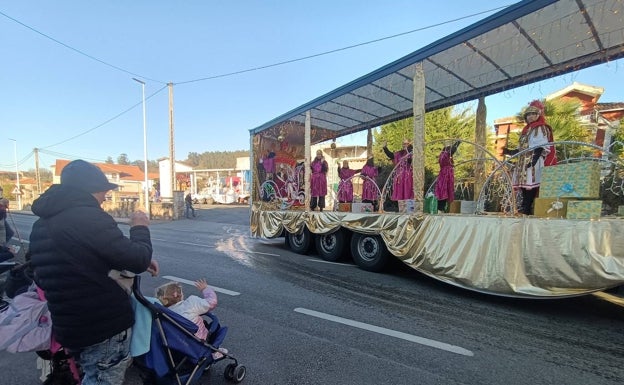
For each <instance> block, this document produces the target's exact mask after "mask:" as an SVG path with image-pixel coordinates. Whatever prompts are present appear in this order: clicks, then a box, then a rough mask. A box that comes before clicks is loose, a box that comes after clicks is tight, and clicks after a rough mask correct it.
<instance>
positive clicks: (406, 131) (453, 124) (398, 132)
mask: <svg viewBox="0 0 624 385" xmlns="http://www.w3.org/2000/svg"><path fill="white" fill-rule="evenodd" d="M475 124H476V116H475V114H474V113H473V112H472V111H471V110H470V109H464V110H460V111H457V110H456V109H454V108H453V107H447V108H442V109H439V110H435V111H431V112H428V113H426V114H425V142H426V144H430V145H426V146H425V190H426V189H428V188H429V186H430V185H431V183H433V179H434V178H435V175H437V172H438V171H439V166H438V155H439V153H440V151H441V150H442V148H443V147H444V145H450V144H451V141H450V140H449V142H448V143H444V142H443V141H441V142H436V143H433V142H435V141H437V140H443V139H453V138H458V139H464V140H468V141H474V131H475ZM413 130H414V118H411V117H410V118H407V119H403V120H399V121H396V122H392V123H389V124H384V125H383V126H381V127H380V129H379V130H376V131H375V132H374V133H373V137H374V139H375V140H374V144H373V155H374V157H375V163H376V164H377V165H381V166H383V169H382V173H381V174H380V177H379V180H380V181H385V180H386V179H387V177H388V175H389V173H390V172H391V171H392V161H391V160H389V159H388V157H387V156H386V155H385V153H384V152H383V148H382V147H383V143H384V142H385V141H387V142H388V148H389V149H390V150H391V151H397V150H398V149H400V148H401V146H402V142H403V140H404V139H408V140H410V141H411V140H412V137H413ZM460 148H461V151H462V152H463V156H462V157H463V158H472V156H473V155H472V154H473V153H474V148H473V147H472V146H465V145H464V146H462V147H460ZM472 167H473V166H472V165H470V164H466V165H462V166H459V167H457V168H456V171H455V174H456V177H457V178H458V179H459V178H462V177H466V176H468V175H471V171H472Z"/></svg>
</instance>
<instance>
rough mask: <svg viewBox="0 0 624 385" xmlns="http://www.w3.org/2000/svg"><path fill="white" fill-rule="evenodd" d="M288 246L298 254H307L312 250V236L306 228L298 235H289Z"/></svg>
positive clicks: (297, 233)
mask: <svg viewBox="0 0 624 385" xmlns="http://www.w3.org/2000/svg"><path fill="white" fill-rule="evenodd" d="M287 237H288V246H289V247H290V249H291V250H292V251H294V252H295V253H297V254H307V253H308V250H310V240H311V238H312V234H310V231H309V230H308V229H307V228H306V227H305V226H304V227H303V229H301V230H300V231H298V232H296V233H288V235H287Z"/></svg>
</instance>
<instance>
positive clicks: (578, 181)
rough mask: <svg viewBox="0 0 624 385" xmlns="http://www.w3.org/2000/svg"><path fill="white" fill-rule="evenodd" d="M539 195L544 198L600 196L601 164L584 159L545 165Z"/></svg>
mask: <svg viewBox="0 0 624 385" xmlns="http://www.w3.org/2000/svg"><path fill="white" fill-rule="evenodd" d="M539 195H540V197H542V198H557V197H559V198H599V197H600V164H599V163H598V162H593V161H584V162H577V163H566V164H558V165H556V166H548V167H544V168H543V169H542V180H541V183H540V192H539Z"/></svg>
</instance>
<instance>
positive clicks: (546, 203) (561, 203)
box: [533, 198, 570, 218]
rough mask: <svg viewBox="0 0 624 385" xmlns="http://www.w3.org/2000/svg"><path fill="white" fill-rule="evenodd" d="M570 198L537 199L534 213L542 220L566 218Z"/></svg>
mask: <svg viewBox="0 0 624 385" xmlns="http://www.w3.org/2000/svg"><path fill="white" fill-rule="evenodd" d="M569 200H570V199H568V198H535V202H534V203H533V204H534V205H535V206H534V208H533V213H534V215H535V216H536V217H540V218H565V217H566V213H567V208H568V201H569Z"/></svg>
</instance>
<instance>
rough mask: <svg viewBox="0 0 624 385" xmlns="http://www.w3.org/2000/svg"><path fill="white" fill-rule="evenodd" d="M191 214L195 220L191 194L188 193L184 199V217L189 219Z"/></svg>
mask: <svg viewBox="0 0 624 385" xmlns="http://www.w3.org/2000/svg"><path fill="white" fill-rule="evenodd" d="M191 214H192V215H193V218H195V208H194V207H193V198H192V197H191V193H190V192H189V193H188V194H186V196H185V197H184V216H185V217H186V218H190V217H191Z"/></svg>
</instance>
